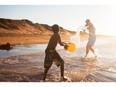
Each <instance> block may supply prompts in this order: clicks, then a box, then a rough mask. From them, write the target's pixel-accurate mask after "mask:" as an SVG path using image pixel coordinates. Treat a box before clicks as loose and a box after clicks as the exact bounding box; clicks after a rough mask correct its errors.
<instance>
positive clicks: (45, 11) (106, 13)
mask: <svg viewBox="0 0 116 87" xmlns="http://www.w3.org/2000/svg"><path fill="white" fill-rule="evenodd" d="M115 8H116V6H111V5H0V18H8V19H28V20H30V21H32V22H34V23H36V22H38V23H43V24H48V25H50V26H52V25H53V24H59V25H60V26H62V27H63V28H65V29H68V30H71V31H77V29H78V27H80V26H84V25H85V20H86V19H90V20H91V22H92V23H93V24H94V26H95V28H96V34H102V35H113V36H115V32H114V31H115V30H114V29H115V28H116V26H115V20H116V11H115Z"/></svg>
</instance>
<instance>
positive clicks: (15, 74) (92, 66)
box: [0, 52, 98, 82]
mask: <svg viewBox="0 0 116 87" xmlns="http://www.w3.org/2000/svg"><path fill="white" fill-rule="evenodd" d="M43 61H44V52H41V53H33V54H28V55H19V56H11V57H8V58H7V59H1V60H0V81H1V82H41V81H42V76H43V71H44V67H43ZM64 61H65V76H66V77H68V78H70V79H71V82H80V81H83V80H84V78H85V77H86V76H87V75H89V73H90V72H93V71H95V70H96V69H97V68H96V63H98V61H97V60H94V59H93V60H85V61H82V60H81V58H64ZM46 81H47V82H60V68H59V67H57V66H56V65H55V64H53V66H52V67H51V69H50V70H49V72H48V75H47V79H46ZM69 82H70V81H69Z"/></svg>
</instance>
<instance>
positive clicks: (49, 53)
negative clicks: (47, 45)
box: [44, 49, 64, 68]
mask: <svg viewBox="0 0 116 87" xmlns="http://www.w3.org/2000/svg"><path fill="white" fill-rule="evenodd" d="M54 60H55V61H57V63H56V65H57V67H58V66H61V65H62V64H64V61H63V59H62V58H61V57H60V55H59V54H58V53H57V51H56V50H51V49H50V50H46V51H45V60H44V68H49V67H51V65H52V64H53V62H54Z"/></svg>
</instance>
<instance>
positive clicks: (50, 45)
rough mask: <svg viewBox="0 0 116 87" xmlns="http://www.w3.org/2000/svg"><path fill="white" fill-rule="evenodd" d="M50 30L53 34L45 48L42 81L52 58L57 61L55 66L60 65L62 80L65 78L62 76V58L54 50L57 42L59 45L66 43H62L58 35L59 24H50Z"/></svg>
mask: <svg viewBox="0 0 116 87" xmlns="http://www.w3.org/2000/svg"><path fill="white" fill-rule="evenodd" d="M52 31H53V32H54V34H53V35H52V36H51V38H50V40H49V43H48V46H47V48H46V50H45V60H44V68H45V70H44V76H43V81H45V79H46V76H47V72H48V70H49V69H50V67H51V65H52V63H53V61H54V60H56V61H57V67H59V66H60V70H61V78H62V80H63V81H65V80H66V78H64V61H63V59H62V58H61V57H60V55H59V54H58V53H57V51H56V46H57V44H58V43H59V44H60V45H61V46H65V47H66V45H65V44H64V43H62V42H61V38H60V35H59V34H58V32H59V26H58V25H57V24H55V25H53V26H52Z"/></svg>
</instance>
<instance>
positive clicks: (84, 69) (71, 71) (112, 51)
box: [0, 37, 116, 82]
mask: <svg viewBox="0 0 116 87" xmlns="http://www.w3.org/2000/svg"><path fill="white" fill-rule="evenodd" d="M86 43H87V41H83V42H79V43H78V45H77V49H76V51H75V52H69V51H66V50H64V48H63V47H62V46H60V45H58V46H57V51H58V53H59V54H60V55H61V57H62V58H63V59H64V61H65V75H66V76H68V77H70V78H71V79H73V82H77V81H85V80H84V78H85V77H86V78H87V80H86V81H95V82H96V81H116V77H115V76H116V38H115V37H109V38H101V39H97V40H96V43H95V45H94V49H95V51H96V53H97V55H98V57H97V63H94V61H93V59H94V57H93V55H92V53H91V52H90V53H89V55H88V57H87V58H88V59H89V61H88V60H87V61H81V59H82V57H83V56H84V55H85V50H86V49H85V48H86ZM46 47H47V44H30V45H15V46H14V48H13V49H12V50H10V51H5V50H0V59H6V60H5V63H6V64H9V61H10V64H11V65H4V67H3V68H5V66H6V67H7V68H10V69H8V70H10V71H9V72H14V70H15V71H18V72H19V69H21V70H22V71H21V73H22V72H26V74H27V73H29V72H30V70H31V71H33V70H34V71H33V72H32V73H31V75H33V74H34V73H36V72H37V73H38V72H39V71H38V70H39V68H40V69H41V70H43V60H44V56H45V54H44V51H45V49H46ZM7 58H8V60H7ZM15 59H16V60H15ZM22 60H23V61H22ZM21 61H22V62H21ZM30 62H33V63H32V65H31V66H30ZM27 63H29V64H27ZM15 64H16V65H15ZM38 64H39V66H38ZM23 65H24V66H23ZM26 65H27V66H28V68H27V71H25V68H24V67H25V66H26ZM86 65H87V66H86ZM32 66H34V67H37V68H32ZM12 67H13V68H14V70H12ZM15 67H16V69H15ZM17 67H18V68H17ZM1 68H2V67H1ZM23 69H24V70H23ZM8 70H7V69H6V71H7V72H8ZM35 70H36V71H35ZM51 70H53V71H54V72H55V73H57V72H58V71H59V70H57V69H56V67H55V66H53V67H52V68H51ZM93 70H95V71H97V72H93ZM4 71H5V69H4ZM6 71H5V72H6ZM41 73H42V71H41ZM49 73H50V75H49V76H48V81H59V74H54V73H53V72H52V71H50V72H49ZM99 76H100V77H101V78H100V77H99ZM40 77H41V75H40ZM109 78H111V79H109ZM88 79H89V80H88ZM90 79H91V80H90ZM96 79H97V80H96ZM30 80H31V81H40V80H41V78H39V75H38V78H37V77H33V79H30ZM9 81H11V79H10V80H9ZM14 81H16V80H14Z"/></svg>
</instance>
